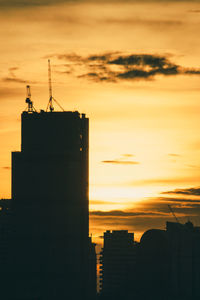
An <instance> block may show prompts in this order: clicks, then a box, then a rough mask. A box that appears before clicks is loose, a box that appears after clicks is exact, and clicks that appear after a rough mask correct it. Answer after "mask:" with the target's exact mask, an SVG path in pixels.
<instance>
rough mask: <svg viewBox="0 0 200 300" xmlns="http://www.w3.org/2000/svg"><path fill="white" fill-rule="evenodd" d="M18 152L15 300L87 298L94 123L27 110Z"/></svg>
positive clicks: (14, 161)
mask: <svg viewBox="0 0 200 300" xmlns="http://www.w3.org/2000/svg"><path fill="white" fill-rule="evenodd" d="M21 125H22V127H21V140H22V143H21V152H13V153H12V201H13V211H14V227H15V239H14V241H13V243H14V244H13V266H14V269H15V271H14V272H13V274H12V275H13V277H14V278H13V282H14V283H15V284H14V287H13V294H14V295H15V296H14V297H13V298H12V299H20V300H25V299H26V300H29V299H42V300H43V299H48V300H49V299H56V300H58V299H67V298H69V299H70V298H71V299H78V300H81V299H86V297H87V286H88V284H87V282H86V281H87V278H88V270H87V268H88V215H89V214H88V118H86V117H85V114H82V115H80V114H79V112H77V111H75V112H72V111H62V112H55V111H54V110H52V109H50V111H46V112H45V111H40V112H36V111H35V110H34V109H28V110H27V111H24V112H23V113H22V115H21Z"/></svg>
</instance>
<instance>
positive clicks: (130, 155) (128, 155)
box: [122, 153, 135, 157]
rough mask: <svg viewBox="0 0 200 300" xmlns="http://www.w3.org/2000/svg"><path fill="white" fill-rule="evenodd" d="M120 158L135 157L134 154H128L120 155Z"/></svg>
mask: <svg viewBox="0 0 200 300" xmlns="http://www.w3.org/2000/svg"><path fill="white" fill-rule="evenodd" d="M122 156H124V157H133V156H135V155H134V154H130V153H125V154H122Z"/></svg>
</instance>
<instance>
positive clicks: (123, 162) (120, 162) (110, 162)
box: [102, 160, 139, 165]
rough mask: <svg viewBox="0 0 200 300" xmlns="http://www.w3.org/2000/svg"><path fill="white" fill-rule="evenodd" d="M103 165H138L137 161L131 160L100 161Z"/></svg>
mask: <svg viewBox="0 0 200 300" xmlns="http://www.w3.org/2000/svg"><path fill="white" fill-rule="evenodd" d="M102 163H104V164H116V165H138V164H139V162H138V161H132V160H102Z"/></svg>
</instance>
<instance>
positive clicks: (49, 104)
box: [46, 59, 65, 112]
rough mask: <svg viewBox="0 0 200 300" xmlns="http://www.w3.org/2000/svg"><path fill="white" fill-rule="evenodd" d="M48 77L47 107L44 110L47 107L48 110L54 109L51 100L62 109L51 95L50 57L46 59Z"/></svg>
mask: <svg viewBox="0 0 200 300" xmlns="http://www.w3.org/2000/svg"><path fill="white" fill-rule="evenodd" d="M48 77H49V102H48V105H47V109H46V111H48V109H49V110H50V112H53V111H54V107H53V100H54V101H55V102H56V103H57V105H58V106H59V107H60V108H61V109H62V110H63V111H65V110H64V108H63V107H62V106H61V105H60V104H59V103H58V101H57V100H56V99H55V98H54V97H53V95H52V83H51V63H50V59H48Z"/></svg>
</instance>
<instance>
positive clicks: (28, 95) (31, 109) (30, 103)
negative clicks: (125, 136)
mask: <svg viewBox="0 0 200 300" xmlns="http://www.w3.org/2000/svg"><path fill="white" fill-rule="evenodd" d="M26 103H28V107H27V111H28V112H29V113H32V112H34V111H36V109H35V108H34V106H33V101H31V88H30V85H27V86H26Z"/></svg>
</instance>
